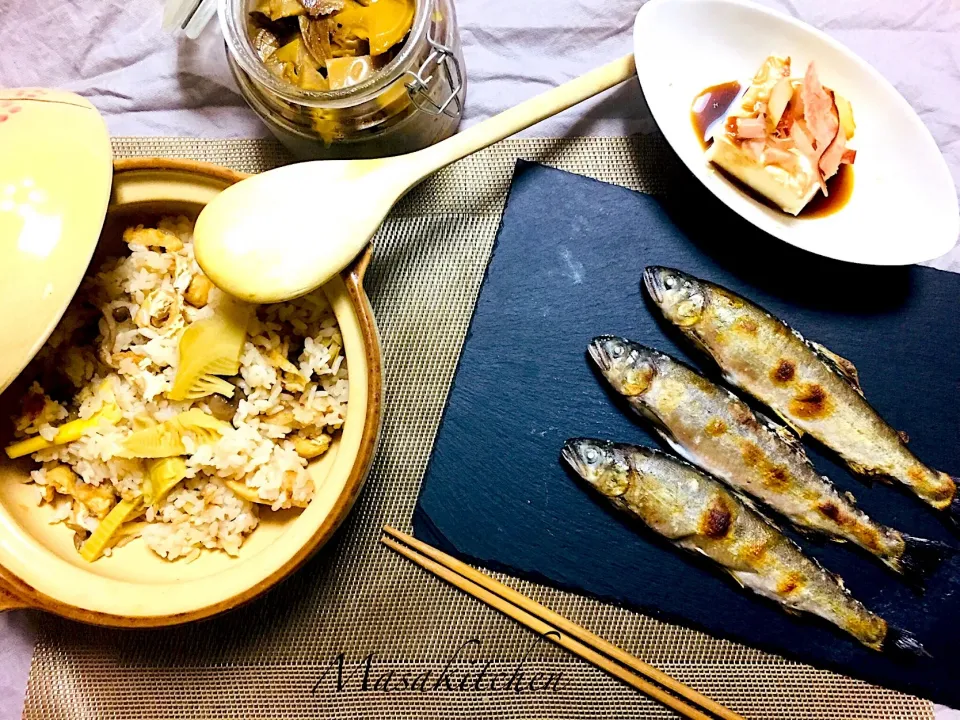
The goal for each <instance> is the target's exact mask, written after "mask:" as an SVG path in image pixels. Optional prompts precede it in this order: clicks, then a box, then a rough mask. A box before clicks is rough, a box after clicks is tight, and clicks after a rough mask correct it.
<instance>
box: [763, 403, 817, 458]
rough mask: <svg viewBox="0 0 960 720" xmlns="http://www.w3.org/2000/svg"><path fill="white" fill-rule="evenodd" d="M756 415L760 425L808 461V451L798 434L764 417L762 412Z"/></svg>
mask: <svg viewBox="0 0 960 720" xmlns="http://www.w3.org/2000/svg"><path fill="white" fill-rule="evenodd" d="M754 414H755V415H756V416H757V418H758V419H759V420H760V423H761V424H762V425H763V426H764V427H765V428H767V430H769V431H770V432H772V433H773V434H774V435H776V436H777V437H778V438H780V439H781V440H783V442H785V443H786V444H787V445H789V446H790V449H791V450H793V451H794V452H795V453H797V454H798V455H801V456H802V457H803V458H804V459H805V460H806V459H807V451H806V450H804V448H803V445H802V444H801V443H800V438H799V436H798V435H797V433H794V432H793V431H791V430H790V429H789V428H786V427H784V426H783V425H781V424H780V423H778V422H777V421H776V420H774V419H772V418H770V417H768V416H767V415H764V414H763V413H761V412H755V413H754Z"/></svg>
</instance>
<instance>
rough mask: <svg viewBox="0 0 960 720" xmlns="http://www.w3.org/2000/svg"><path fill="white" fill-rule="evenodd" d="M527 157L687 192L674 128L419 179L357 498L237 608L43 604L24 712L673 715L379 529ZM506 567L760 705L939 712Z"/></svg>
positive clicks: (409, 484)
mask: <svg viewBox="0 0 960 720" xmlns="http://www.w3.org/2000/svg"><path fill="white" fill-rule="evenodd" d="M114 152H115V153H116V155H117V156H118V157H128V156H166V157H184V158H193V159H199V160H206V161H210V162H215V163H219V164H222V165H228V166H231V167H234V168H237V169H240V170H245V171H250V172H255V171H260V170H264V169H267V168H270V167H274V166H276V165H278V164H281V163H283V162H285V161H287V159H288V158H287V156H286V155H285V153H284V152H283V151H282V149H281V148H280V147H279V146H278V145H277V144H275V143H273V142H268V141H260V140H218V141H210V140H195V139H169V138H117V139H115V141H114ZM518 157H523V158H527V159H531V160H536V161H539V162H544V163H546V164H550V165H554V166H556V167H560V168H563V169H565V170H570V171H573V172H577V173H581V174H584V175H590V176H593V177H596V178H598V179H601V180H605V181H608V182H613V183H617V184H620V185H624V186H626V187H630V188H633V189H636V190H640V191H643V192H682V185H678V184H677V183H680V182H681V180H680V177H681V176H679V175H678V174H677V173H675V172H674V171H675V169H676V166H675V164H674V160H673V158H672V156H671V155H670V153H669V151H668V150H667V149H666V147H665V146H664V145H663V143H662V141H661V140H659V139H658V138H654V137H639V138H572V139H564V140H546V139H529V140H509V141H505V142H503V143H500V144H498V145H496V146H495V147H493V148H490V149H488V150H486V151H483V152H481V153H478V154H477V155H475V156H473V157H471V158H468V159H466V160H463V161H461V162H459V163H456V164H455V165H453V166H451V167H450V168H448V169H446V170H444V171H442V172H441V173H439V174H438V175H437V176H435V177H434V178H432V179H431V180H429V181H427V182H426V183H424V184H423V185H422V186H420V187H419V188H417V189H416V190H414V191H413V192H412V193H410V194H409V195H408V196H407V197H406V198H405V199H404V200H403V201H402V202H401V203H400V205H399V206H398V207H397V208H396V210H395V211H394V212H393V213H392V214H391V216H390V217H389V219H388V220H387V222H386V223H385V224H384V226H383V228H382V229H381V230H380V232H379V234H378V235H377V237H376V240H375V248H376V252H375V259H374V263H373V265H372V267H371V270H370V272H369V274H368V276H367V283H366V284H367V288H368V292H369V295H370V298H371V301H372V303H373V307H374V311H375V313H376V317H377V319H378V322H379V326H380V331H381V333H382V338H383V349H384V360H385V382H386V395H387V403H386V412H385V423H384V427H383V436H382V439H381V442H380V448H379V452H378V454H377V458H376V461H375V463H374V466H373V470H372V472H371V474H370V478H369V481H368V483H367V487H366V489H365V490H364V493H363V496H362V498H361V500H360V502H359V503H358V505H357V507H356V509H355V510H354V512H353V515H352V516H351V518H350V519H349V520H348V522H347V523H345V525H344V527H343V528H342V529H341V530H340V532H339V533H338V535H337V536H336V538H335V539H334V541H333V542H331V543H330V544H329V545H328V546H327V547H326V548H324V549H323V550H322V551H321V552H320V553H319V554H318V555H317V556H316V557H315V558H314V559H313V560H311V561H310V562H309V563H308V564H307V565H306V566H305V567H304V568H303V569H301V570H300V572H298V573H297V574H296V575H294V576H293V577H292V578H290V579H289V580H288V581H286V582H284V583H283V584H281V585H280V586H279V587H277V588H276V589H274V590H273V591H272V592H270V593H268V594H267V595H266V596H264V597H263V598H261V599H259V600H258V601H256V602H254V603H252V604H250V605H248V606H246V607H244V608H242V609H240V610H237V611H235V612H233V613H230V614H228V615H226V616H224V617H221V618H217V619H214V620H210V621H207V622H204V623H199V624H194V625H191V626H188V627H183V628H172V629H165V630H153V631H116V630H106V629H100V628H90V627H84V626H81V625H77V624H74V623H71V622H68V621H64V620H60V619H58V618H55V617H44V618H43V619H42V620H41V630H40V638H39V642H38V644H37V649H36V652H35V654H34V658H33V665H32V669H31V672H30V681H29V686H28V690H27V698H26V704H25V708H24V718H28V719H29V720H33V719H34V718H36V719H38V720H39V719H40V718H43V719H44V720H47V719H50V718H71V719H73V718H106V717H109V718H117V719H126V718H251V719H252V718H324V719H331V720H332V719H335V718H336V719H339V718H344V719H346V718H398V719H400V718H411V719H413V718H416V719H418V720H419V719H420V718H434V717H436V718H462V719H467V718H470V719H473V718H498V719H508V718H509V719H511V720H512V719H516V720H520V719H531V720H532V719H533V718H579V717H590V718H624V717H633V718H665V717H672V715H671V713H670V712H668V711H667V710H665V709H663V708H662V707H660V706H659V705H657V704H656V703H654V702H652V701H650V700H648V699H647V698H645V697H644V696H642V695H640V694H638V693H635V692H633V691H632V690H630V689H629V688H627V687H626V686H624V685H621V684H620V683H618V682H617V681H615V680H613V679H611V678H609V677H608V676H606V675H604V674H603V673H601V672H599V671H597V670H595V669H594V668H593V667H592V666H589V665H586V664H585V663H583V662H581V661H579V660H578V659H576V658H574V657H572V656H569V655H567V654H566V653H565V652H564V651H562V650H560V649H558V648H556V647H554V646H552V645H549V644H546V643H540V644H538V643H537V642H536V638H535V636H533V635H531V634H530V633H528V632H527V631H526V630H524V629H522V628H520V627H519V626H517V625H515V624H514V623H512V622H511V621H509V620H507V619H506V618H504V617H502V616H501V615H499V614H498V613H496V612H495V611H492V610H489V609H487V608H486V607H485V606H483V605H481V604H480V603H478V602H477V601H475V600H473V599H472V598H469V597H467V596H465V595H462V594H460V593H459V591H457V590H454V589H452V588H450V587H449V586H447V585H445V584H444V583H442V582H440V581H438V580H435V579H434V578H432V577H430V576H428V575H426V574H424V573H423V572H422V571H421V570H419V569H418V568H416V567H415V566H413V565H411V564H410V563H408V562H407V561H405V560H403V559H402V558H400V557H398V556H396V555H394V554H393V553H391V552H390V551H388V550H386V549H385V548H383V547H382V546H380V545H379V544H378V539H379V536H380V532H379V529H380V527H381V526H382V525H383V524H384V523H391V524H393V525H395V526H397V527H399V528H401V529H409V521H410V517H411V515H412V512H413V507H414V504H415V502H416V497H417V492H418V490H419V486H420V481H421V478H422V476H423V472H424V469H425V467H426V463H427V460H428V457H429V453H430V448H431V445H432V443H433V439H434V435H435V433H436V430H437V425H438V423H439V420H440V416H441V412H442V409H443V404H444V401H445V399H446V395H447V391H448V389H449V385H450V382H451V379H452V377H453V372H454V368H455V366H456V362H457V358H458V355H459V352H460V348H461V345H462V343H463V339H464V335H465V333H466V329H467V325H468V323H469V320H470V315H471V312H472V309H473V305H474V301H475V299H476V296H477V293H478V291H479V287H480V283H481V280H482V278H483V272H484V268H485V266H486V263H487V259H488V257H489V254H490V249H491V247H492V244H493V240H494V236H495V234H496V231H497V227H498V223H499V219H500V213H501V211H502V208H503V203H504V201H505V199H506V193H507V189H508V186H509V183H510V178H511V174H512V171H513V166H514V162H515V160H516V158H518ZM318 192H319V193H320V197H319V198H318V202H322V188H321V189H319V190H318ZM557 201H558V202H562V198H557ZM333 211H334V212H335V209H334V210H333ZM504 412H509V407H504ZM500 577H501V579H504V580H505V581H506V582H507V583H508V584H510V585H512V586H514V587H517V588H519V589H520V590H521V591H522V592H524V593H526V594H528V595H530V596H531V597H533V598H534V599H536V600H538V601H540V602H543V603H545V604H546V605H549V606H550V607H552V608H554V609H556V610H557V611H559V612H561V613H563V614H565V615H567V616H568V617H570V618H572V619H573V620H575V621H577V622H580V623H582V624H584V625H586V626H587V627H589V628H590V629H592V630H594V631H595V632H597V633H599V634H600V635H602V636H604V637H606V638H608V639H610V640H612V641H613V642H615V643H617V644H619V645H621V646H622V647H624V648H625V649H626V650H628V651H629V652H631V653H634V654H635V655H637V656H639V657H640V658H642V659H644V660H646V661H648V662H651V663H653V664H655V665H657V666H658V667H660V668H662V669H663V670H665V671H666V672H668V673H671V674H672V675H674V676H675V677H677V678H678V679H680V680H681V681H683V682H685V683H688V684H690V685H692V686H694V687H696V688H697V689H699V690H701V691H703V692H705V693H707V694H709V695H711V696H713V697H715V698H716V699H717V700H719V701H720V702H722V703H724V704H726V705H728V706H730V707H731V708H733V709H735V710H737V711H739V712H741V713H742V714H743V715H745V716H746V717H749V718H777V719H786V718H798V719H799V718H810V719H811V720H813V719H815V720H828V719H836V720H840V719H846V720H852V719H854V718H857V719H863V720H867V719H876V720H881V719H882V720H896V719H904V720H905V719H907V718H909V719H911V720H913V719H918V718H927V719H929V718H932V717H933V711H932V706H931V705H930V703H928V702H926V701H923V700H919V699H916V698H912V697H909V696H906V695H901V694H898V693H895V692H892V691H887V690H883V689H880V688H876V687H872V686H870V685H867V684H865V683H862V682H859V681H855V680H851V679H848V678H845V677H842V676H839V675H835V674H832V673H828V672H824V671H820V670H816V669H814V668H811V667H808V666H805V665H800V664H796V663H792V662H788V661H786V660H783V659H781V658H778V657H774V656H771V655H766V654H764V653H761V652H759V651H757V650H753V649H751V648H747V647H743V646H740V645H736V644H734V643H730V642H727V641H723V640H716V639H713V638H711V637H708V636H706V635H704V634H702V633H699V632H696V631H693V630H687V629H684V628H680V627H676V626H672V625H668V624H665V623H662V622H658V621H656V620H653V619H651V618H647V617H644V616H642V615H638V614H635V613H632V612H628V611H625V610H621V609H619V608H616V607H612V606H608V605H604V604H602V603H599V602H597V601H594V600H591V599H588V598H583V597H579V596H576V595H572V594H569V593H564V592H560V591H556V590H553V589H550V588H546V587H542V586H537V585H533V584H530V583H526V582H520V581H516V580H512V579H510V578H503V577H502V576H500ZM338 657H341V658H342V660H343V664H342V669H343V672H342V676H341V678H342V681H343V682H342V683H340V682H339V680H340V679H341V678H338ZM366 658H369V659H368V660H367V662H366V663H365V662H364V660H365V659H366ZM391 671H392V674H391ZM521 673H522V678H523V679H522V681H520V679H519V678H520V674H521ZM538 673H539V675H538ZM365 676H366V677H365ZM385 678H386V682H385ZM511 678H512V679H513V681H511ZM365 679H366V684H365V682H364V681H365ZM404 683H406V688H404ZM544 686H546V687H544Z"/></svg>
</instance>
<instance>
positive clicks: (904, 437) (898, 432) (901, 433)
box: [897, 430, 910, 445]
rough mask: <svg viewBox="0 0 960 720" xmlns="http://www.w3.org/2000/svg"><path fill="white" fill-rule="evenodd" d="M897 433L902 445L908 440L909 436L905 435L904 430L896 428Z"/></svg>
mask: <svg viewBox="0 0 960 720" xmlns="http://www.w3.org/2000/svg"><path fill="white" fill-rule="evenodd" d="M897 435H899V436H900V442H902V443H903V444H904V445H906V444H907V443H908V442H910V436H909V435H907V431H906V430H897Z"/></svg>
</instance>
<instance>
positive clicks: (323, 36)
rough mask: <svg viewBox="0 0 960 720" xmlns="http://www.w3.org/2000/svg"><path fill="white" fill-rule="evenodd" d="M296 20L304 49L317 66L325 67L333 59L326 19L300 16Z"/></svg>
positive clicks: (328, 26) (328, 24)
mask: <svg viewBox="0 0 960 720" xmlns="http://www.w3.org/2000/svg"><path fill="white" fill-rule="evenodd" d="M298 20H299V22H300V35H301V36H302V37H303V44H304V47H306V49H307V52H309V53H310V55H311V56H313V59H314V60H316V62H317V64H318V65H320V66H321V67H323V66H325V65H326V64H327V61H328V60H330V58H332V57H333V51H332V50H331V48H330V22H329V21H328V20H327V19H326V18H319V19H311V18H308V17H307V16H306V15H301V16H300V17H299V18H298Z"/></svg>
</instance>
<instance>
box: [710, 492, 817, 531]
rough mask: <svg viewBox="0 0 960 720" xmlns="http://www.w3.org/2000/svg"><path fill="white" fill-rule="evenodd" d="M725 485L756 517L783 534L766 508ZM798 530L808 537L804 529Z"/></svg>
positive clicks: (780, 526)
mask: <svg viewBox="0 0 960 720" xmlns="http://www.w3.org/2000/svg"><path fill="white" fill-rule="evenodd" d="M721 482H722V481H721ZM723 484H724V486H725V487H726V488H727V490H728V491H730V493H731V494H733V495H735V496H736V498H737V499H738V500H739V501H740V502H742V503H743V504H744V505H746V506H747V509H749V510H750V511H751V512H752V513H753V514H754V515H756V516H757V517H759V518H760V519H761V520H762V521H763V522H765V523H766V524H767V525H769V526H770V527H772V528H773V529H774V530H776V531H777V532H778V533H780V534H781V535H782V534H783V526H782V525H780V523H778V522H777V521H776V520H774V518H773V516H772V515H770V513H769V511H768V510H767V508H766V507H765V506H761V505H760V504H759V503H758V502H757V501H756V500H754V499H753V498H752V497H750V496H749V495H745V494H744V493H742V492H740V491H739V490H737V489H735V488H733V487H730V486H729V485H727V484H726V483H723ZM798 530H799V532H800V534H801V535H806V531H805V530H804V529H803V528H798Z"/></svg>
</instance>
